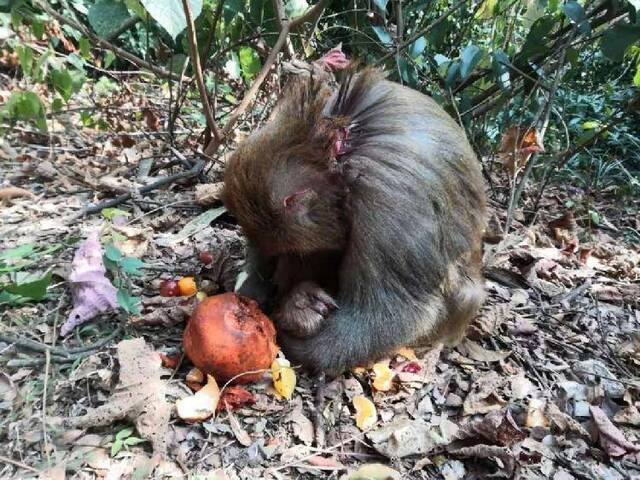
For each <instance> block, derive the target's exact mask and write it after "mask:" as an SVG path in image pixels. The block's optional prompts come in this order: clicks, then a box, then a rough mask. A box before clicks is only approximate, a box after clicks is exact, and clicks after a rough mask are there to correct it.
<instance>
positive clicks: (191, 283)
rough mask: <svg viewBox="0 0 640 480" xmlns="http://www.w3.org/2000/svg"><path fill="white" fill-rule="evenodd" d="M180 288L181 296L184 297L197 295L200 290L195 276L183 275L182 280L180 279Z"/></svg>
mask: <svg viewBox="0 0 640 480" xmlns="http://www.w3.org/2000/svg"><path fill="white" fill-rule="evenodd" d="M178 289H179V290H180V296H182V297H189V296H191V295H195V293H196V292H197V291H198V287H197V286H196V281H195V280H194V279H193V277H182V278H181V279H180V280H178Z"/></svg>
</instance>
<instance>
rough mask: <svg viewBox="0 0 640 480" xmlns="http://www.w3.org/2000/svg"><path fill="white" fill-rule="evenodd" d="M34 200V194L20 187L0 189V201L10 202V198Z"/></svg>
mask: <svg viewBox="0 0 640 480" xmlns="http://www.w3.org/2000/svg"><path fill="white" fill-rule="evenodd" d="M24 197H28V198H35V194H33V193H32V192H30V191H29V190H25V189H24V188H20V187H4V188H0V201H2V200H11V199H12V198H24Z"/></svg>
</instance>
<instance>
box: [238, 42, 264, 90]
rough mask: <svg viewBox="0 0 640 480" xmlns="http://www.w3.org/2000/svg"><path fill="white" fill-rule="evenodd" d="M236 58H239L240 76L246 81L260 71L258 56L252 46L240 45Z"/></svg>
mask: <svg viewBox="0 0 640 480" xmlns="http://www.w3.org/2000/svg"><path fill="white" fill-rule="evenodd" d="M238 58H239V59H240V70H242V76H243V77H244V79H245V81H247V82H248V81H249V80H251V79H252V78H253V77H255V76H256V75H257V74H258V72H259V71H260V67H261V64H260V57H259V56H258V53H257V52H256V51H255V50H254V49H253V48H251V47H242V48H241V49H240V50H239V51H238Z"/></svg>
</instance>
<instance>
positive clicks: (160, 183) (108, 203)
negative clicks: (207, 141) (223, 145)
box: [76, 160, 204, 218]
mask: <svg viewBox="0 0 640 480" xmlns="http://www.w3.org/2000/svg"><path fill="white" fill-rule="evenodd" d="M203 167H204V161H202V160H199V161H198V162H196V164H195V165H194V166H193V168H192V169H191V170H187V171H184V172H180V173H176V174H175V175H170V176H168V177H163V178H161V179H159V180H156V181H155V182H153V183H150V184H149V185H145V186H144V187H141V188H140V189H139V190H138V192H139V193H141V194H145V193H149V192H151V191H153V190H157V189H158V188H161V187H164V186H166V185H171V184H172V183H174V182H177V181H178V180H184V179H186V178H192V177H195V176H197V175H199V174H200V172H201V171H202V168H203ZM131 197H133V192H127V193H123V194H122V195H118V196H117V197H116V198H111V199H109V200H105V201H104V202H100V203H98V204H96V205H91V206H89V207H87V208H85V209H84V210H83V211H82V212H81V213H80V214H78V215H77V216H76V217H77V218H80V217H83V216H85V215H91V214H93V213H98V212H100V211H102V209H104V208H111V207H115V206H116V205H120V204H121V203H124V202H126V201H127V200H129V199H130V198H131Z"/></svg>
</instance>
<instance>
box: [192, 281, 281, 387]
mask: <svg viewBox="0 0 640 480" xmlns="http://www.w3.org/2000/svg"><path fill="white" fill-rule="evenodd" d="M182 343H183V346H184V351H185V353H186V354H187V356H188V357H189V358H190V359H191V361H192V362H193V364H194V365H195V366H196V367H198V368H199V369H200V370H201V371H203V372H204V373H208V374H211V375H213V376H214V377H215V378H216V380H218V382H221V383H224V382H227V381H228V380H230V379H231V378H233V377H235V376H236V375H238V374H241V373H244V372H250V371H254V370H264V369H269V368H270V366H271V363H272V362H273V359H274V358H275V356H276V353H278V350H279V348H278V345H277V344H276V329H275V327H274V325H273V322H272V321H271V320H270V319H269V317H267V316H266V315H265V314H264V313H262V311H261V310H260V308H259V307H258V304H257V303H256V302H255V301H253V300H251V299H249V298H246V297H240V296H238V295H236V294H235V293H223V294H221V295H215V296H213V297H207V298H205V299H204V300H203V301H202V302H200V304H198V306H197V307H196V309H195V311H194V312H193V315H192V316H191V319H190V320H189V323H188V324H187V328H186V329H185V331H184V335H183V337H182ZM263 374H264V372H258V373H252V374H248V375H242V376H240V377H238V378H236V379H235V380H234V383H248V382H252V381H255V380H257V379H259V378H261V377H262V375H263Z"/></svg>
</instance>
